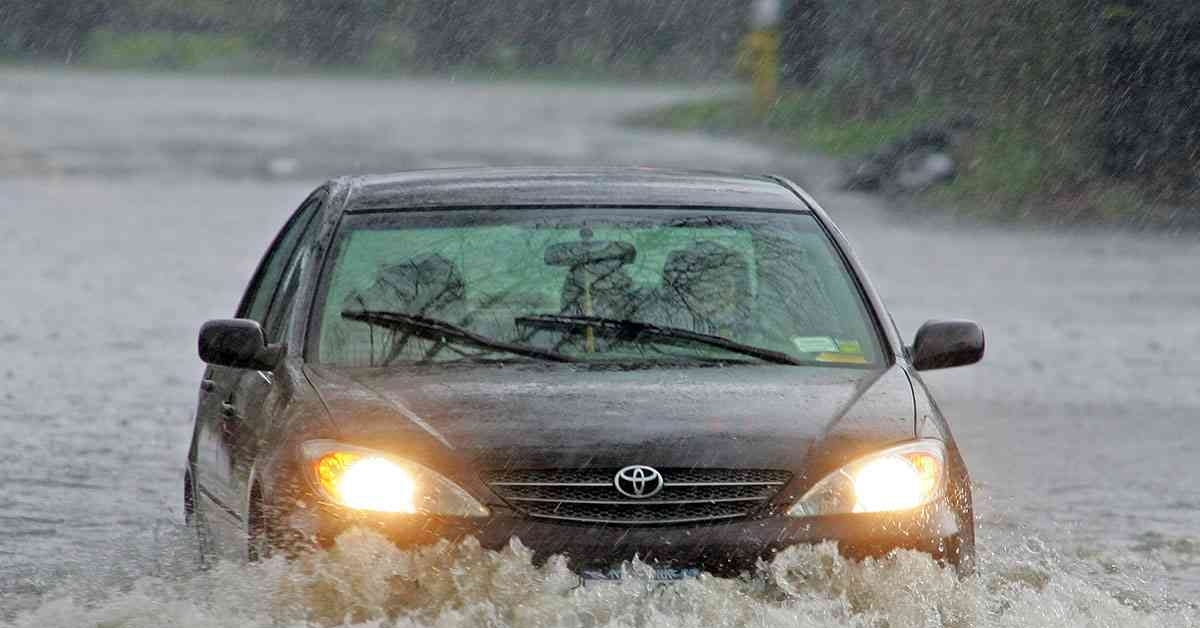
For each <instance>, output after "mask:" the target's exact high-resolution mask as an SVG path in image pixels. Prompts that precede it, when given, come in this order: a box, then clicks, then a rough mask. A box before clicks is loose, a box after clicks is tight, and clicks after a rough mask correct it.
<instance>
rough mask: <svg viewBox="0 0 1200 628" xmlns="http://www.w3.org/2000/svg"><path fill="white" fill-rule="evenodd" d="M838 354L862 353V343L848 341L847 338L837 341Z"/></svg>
mask: <svg viewBox="0 0 1200 628" xmlns="http://www.w3.org/2000/svg"><path fill="white" fill-rule="evenodd" d="M837 346H838V352H840V353H862V352H863V349H862V343H861V342H859V341H857V340H848V339H846V338H838V339H837Z"/></svg>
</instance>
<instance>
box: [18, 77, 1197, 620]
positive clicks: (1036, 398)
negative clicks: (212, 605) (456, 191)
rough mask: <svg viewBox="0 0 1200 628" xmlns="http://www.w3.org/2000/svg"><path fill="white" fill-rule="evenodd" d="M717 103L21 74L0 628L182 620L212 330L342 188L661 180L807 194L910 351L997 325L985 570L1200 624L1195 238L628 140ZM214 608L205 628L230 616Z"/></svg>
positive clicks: (980, 494) (984, 447)
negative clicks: (200, 398) (330, 184)
mask: <svg viewBox="0 0 1200 628" xmlns="http://www.w3.org/2000/svg"><path fill="white" fill-rule="evenodd" d="M723 89H725V88H717V87H702V88H683V87H676V88H651V87H620V88H617V87H612V86H577V85H551V84H524V85H517V84H486V83H458V82H451V81H432V80H430V81H365V80H352V79H316V78H293V79H279V80H276V79H267V78H262V77H249V78H234V79H228V78H218V77H189V78H183V77H176V76H170V75H161V76H145V77H143V76H134V75H88V74H82V73H63V72H34V71H30V70H14V69H4V70H0V241H2V242H3V243H4V244H3V246H0V356H3V363H2V364H0V443H3V444H4V445H5V450H6V451H5V453H4V455H3V456H0V530H3V534H0V567H2V569H0V622H3V621H5V620H6V618H7V619H8V620H12V619H13V617H14V615H13V613H14V612H15V611H17V610H23V611H27V612H29V611H32V612H34V613H35V614H34V615H33V616H24V617H25V619H23V620H20V621H24V622H26V623H27V624H29V625H70V622H71V621H82V620H77V619H62V620H61V622H59V621H56V620H55V619H53V618H56V617H57V618H78V617H86V618H88V621H92V622H93V623H95V621H96V620H95V617H94V616H92V615H88V613H89V612H91V611H90V610H89V609H90V608H91V607H88V606H86V605H84V604H83V603H82V602H79V603H70V602H64V601H62V599H61V598H62V596H63V595H70V596H73V597H74V598H78V599H88V600H101V601H103V600H106V599H113V597H114V596H116V595H118V594H117V593H116V592H118V591H127V589H128V588H129V587H130V586H131V583H137V582H143V583H144V581H145V580H146V579H147V578H151V579H153V582H154V583H155V584H152V585H145V586H146V587H149V588H150V589H152V590H153V592H152V593H145V595H146V596H147V598H146V599H147V600H156V601H157V602H156V603H158V604H163V605H165V606H166V607H172V604H174V606H178V605H179V600H180V597H179V594H178V593H177V592H175V593H171V594H164V593H162V591H161V589H169V588H170V586H171V585H169V584H164V583H170V582H175V580H174V579H173V577H174V576H172V574H178V573H180V570H182V569H183V567H182V564H183V563H184V562H186V557H182V556H178V555H176V552H174V551H173V550H172V548H176V547H177V546H178V542H177V539H176V537H177V536H178V534H179V521H180V520H181V504H180V492H181V489H180V485H181V482H182V468H183V461H184V455H185V451H186V447H187V439H188V436H189V434H190V427H191V416H190V413H191V411H192V404H193V403H194V400H195V394H196V380H197V377H198V375H199V373H200V370H201V367H200V364H199V363H198V361H197V360H196V358H195V354H194V333H195V331H196V329H197V327H198V325H199V323H200V322H202V321H203V320H205V319H207V318H213V317H220V316H227V315H228V314H229V313H230V311H231V309H232V307H233V304H234V303H235V301H236V299H237V297H238V295H239V294H240V291H241V288H242V286H243V284H244V281H245V279H246V278H247V277H248V276H249V273H250V271H251V269H252V267H253V265H254V264H255V263H256V261H257V258H258V256H259V254H260V253H261V251H262V248H263V246H264V245H265V243H266V242H267V240H268V238H269V237H270V236H271V235H272V234H273V232H274V231H275V229H276V228H277V227H278V225H279V224H280V223H281V221H282V220H283V218H284V217H285V216H286V214H287V213H288V212H290V211H291V209H292V208H293V207H294V206H295V205H296V204H297V203H298V202H299V201H300V200H301V199H302V198H303V197H304V195H305V194H306V193H307V191H308V190H309V189H311V188H312V187H313V186H314V185H316V184H317V183H318V182H319V181H320V180H322V179H323V178H325V177H327V176H331V175H334V174H340V173H346V172H362V171H389V170H400V169H409V168H420V167H439V166H450V165H471V164H620V165H628V164H639V165H654V166H679V167H698V168H710V169H725V170H735V171H747V172H777V173H781V174H785V175H788V176H791V177H793V178H795V179H797V180H798V181H800V182H801V183H802V184H804V185H806V187H808V188H809V189H810V190H811V191H813V192H814V193H816V194H817V196H818V198H819V199H820V200H821V201H822V202H823V203H824V204H825V206H826V208H827V209H828V210H829V211H830V213H831V214H833V216H834V218H835V219H836V220H838V222H839V224H840V225H841V226H842V228H843V230H844V231H846V232H847V234H848V236H849V237H850V240H851V241H852V242H853V243H854V244H855V246H856V249H857V253H858V254H859V255H860V257H862V258H863V259H864V260H865V262H866V265H867V268H868V270H869V271H871V273H872V277H873V279H874V281H875V283H876V285H877V287H878V288H879V289H880V291H881V292H882V293H883V295H884V298H885V300H886V301H887V302H888V303H889V305H890V306H891V308H892V310H893V313H894V315H895V316H896V319H897V322H898V324H899V326H900V328H901V330H902V331H903V332H904V333H905V334H906V335H909V336H911V334H912V332H913V331H914V330H915V329H916V327H917V326H918V325H919V324H920V323H921V322H922V321H923V320H925V319H927V318H932V317H939V316H961V317H968V318H974V319H977V320H979V321H980V322H982V323H983V325H984V326H985V328H986V329H987V330H988V334H989V338H988V340H989V347H988V356H987V357H986V358H985V362H984V363H983V364H981V365H979V366H977V367H974V368H970V369H962V370H959V371H953V372H945V373H936V374H931V375H930V376H929V378H928V379H929V381H930V382H931V383H932V385H933V387H934V388H935V391H936V392H937V394H938V395H939V399H940V400H941V401H942V405H943V409H944V410H945V412H946V413H947V414H948V415H949V416H950V418H951V421H952V425H953V427H954V428H955V430H956V435H957V437H958V438H959V440H960V442H961V444H962V445H963V448H964V450H965V455H966V457H967V462H968V464H969V465H970V467H971V469H972V473H973V476H974V479H975V481H976V482H977V484H978V485H979V488H978V489H977V500H978V502H979V505H978V510H979V514H980V534H981V535H982V541H981V544H982V550H983V553H984V561H985V567H986V566H987V565H988V564H989V562H990V563H991V564H992V565H993V566H994V567H995V571H997V572H1001V571H1002V572H1004V573H1006V574H1016V575H1012V576H1011V578H1009V580H1005V581H1004V582H1005V583H1010V584H1011V582H1018V583H1025V585H1026V586H1028V587H1029V588H1030V589H1031V590H1033V591H1034V594H1041V595H1043V596H1044V597H1043V598H1038V601H1037V602H1036V603H1031V604H1032V606H1031V607H1030V608H1035V609H1042V610H1043V611H1045V612H1046V613H1050V614H1051V616H1053V614H1054V613H1056V612H1058V611H1054V610H1046V609H1050V608H1053V609H1060V607H1062V608H1068V607H1072V605H1076V606H1079V605H1082V606H1088V605H1090V606H1093V607H1097V608H1107V607H1106V606H1104V603H1107V602H1112V601H1113V600H1117V602H1113V603H1114V604H1118V605H1119V609H1120V610H1119V612H1118V611H1114V612H1113V613H1110V614H1107V615H1104V614H1101V615H1099V616H1097V617H1092V618H1091V619H1093V620H1094V624H1093V625H1095V624H1104V623H1112V624H1114V625H1122V624H1126V625H1127V624H1128V623H1129V622H1131V621H1142V620H1144V621H1146V622H1147V625H1155V624H1161V623H1164V622H1168V623H1169V622H1178V623H1177V625H1192V624H1193V623H1194V622H1195V618H1196V614H1195V613H1196V611H1195V609H1194V607H1192V608H1191V609H1190V610H1189V608H1188V607H1187V604H1188V603H1189V600H1194V599H1197V598H1200V423H1198V422H1200V351H1198V349H1200V278H1198V277H1197V274H1196V269H1197V268H1200V264H1198V261H1200V239H1198V238H1197V236H1195V235H1194V234H1193V235H1189V234H1177V235H1162V234H1146V235H1137V234H1128V233H1123V234H1113V233H1105V232H1081V231H1064V230H1046V229H1043V230H1035V229H1027V228H1026V229H1015V228H995V227H979V226H975V225H965V224H960V223H953V222H950V221H946V220H943V219H938V218H922V217H920V216H918V215H916V214H915V213H914V212H911V211H905V210H899V209H896V208H893V207H890V206H889V205H888V204H887V203H885V202H883V201H879V200H876V199H873V198H870V197H865V196H860V195H852V194H844V193H840V192H837V191H836V190H834V189H833V188H832V181H833V179H834V176H833V174H834V171H833V169H832V167H831V165H830V164H829V163H828V162H826V161H824V160H822V159H819V158H813V157H806V156H798V155H788V154H783V153H780V152H778V151H776V150H774V149H770V148H765V147H759V146H755V145H752V144H748V143H743V142H736V141H730V140H721V139H714V138H706V137H700V136H694V135H688V134H678V133H658V132H649V131H643V130H630V129H626V128H623V127H621V126H620V125H619V124H618V121H619V119H620V118H621V116H622V115H624V114H626V113H629V112H634V111H639V110H642V109H646V108H650V107H655V106H658V105H661V104H665V103H669V102H674V101H677V100H681V99H687V98H691V97H703V96H706V95H711V94H713V93H716V92H718V91H720V90H723ZM397 560H399V559H397ZM405 560H407V559H405ZM464 560H465V559H464ZM230 569H233V567H230ZM259 576H262V574H257V575H256V576H255V577H259ZM536 577H546V578H551V579H553V574H550V575H546V574H540V575H537V576H536ZM1006 577H1008V576H1006ZM139 578H140V580H139ZM889 582H890V584H891V585H894V584H895V582H891V581H888V582H884V583H883V584H880V585H879V586H880V587H882V588H886V587H885V586H884V585H888V584H889ZM1030 583H1032V584H1030ZM1047 583H1049V584H1047ZM991 584H995V583H994V582H992V583H991ZM133 586H134V587H135V590H137V587H138V586H142V585H133ZM547 586H549V585H547ZM706 586H707V585H706ZM714 586H715V585H714ZM889 586H890V585H889ZM1006 586H1007V585H1006ZM156 587H157V588H156ZM1056 587H1058V589H1056ZM985 588H986V587H985ZM994 589H995V587H991V588H990V589H987V590H989V591H992V590H994ZM1060 589H1061V591H1065V593H1062V594H1061V595H1062V597H1055V595H1058V594H1057V593H1054V591H1058V590H1060ZM64 591H66V593H63V592H64ZM1047 591H1050V593H1047ZM120 595H128V593H121V594H120ZM614 595H618V594H614ZM631 595H632V594H631ZM705 595H710V596H711V595H717V596H718V597H719V595H720V593H719V591H718V592H714V591H708V590H706V591H705ZM164 596H165V597H164ZM185 597H186V596H185ZM120 599H121V600H124V601H122V602H119V603H118V602H114V604H117V606H120V605H121V604H127V605H133V606H137V603H136V602H130V601H129V598H120ZM138 599H140V598H138ZM164 599H165V600H167V602H163V600H164ZM497 599H499V598H497ZM706 599H707V598H706ZM1097 600H1101V601H1103V602H1104V603H1102V602H1098V601H1097ZM1026 601H1027V602H1028V600H1026ZM526 602H528V601H526ZM147 603H149V602H147ZM713 603H714V604H716V602H713ZM55 604H58V605H60V606H64V608H65V610H64V609H63V608H60V607H59V606H55ZM580 604H583V602H580ZM987 604H991V598H987V601H986V603H985V605H987ZM1038 604H1041V606H1038ZM150 605H151V606H153V604H150ZM1097 605H1098V606H1097ZM635 606H636V604H635ZM718 606H719V604H718ZM1129 607H1133V608H1135V609H1137V610H1136V611H1131V612H1136V614H1135V615H1133V616H1132V619H1131V618H1130V617H1127V616H1125V615H1121V614H1120V613H1122V612H1124V610H1123V609H1126V608H1129ZM139 608H140V607H139ZM189 608H191V607H189ZM688 608H689V609H691V607H688ZM722 608H724V607H722ZM772 608H773V607H772ZM559 610H560V611H561V609H559ZM692 610H695V609H692ZM701 610H703V609H701ZM1060 610H1061V609H1060ZM60 611H61V614H58V613H60ZM132 612H133V611H131V613H132ZM196 612H199V613H201V619H206V621H197V622H194V623H195V625H209V623H206V622H211V624H212V625H216V624H219V623H224V624H227V623H228V622H222V620H220V619H219V618H214V617H208V618H205V617H204V616H203V612H202V611H196ZM547 612H549V611H547ZM681 612H682V611H681ZM697 612H699V611H697ZM714 612H715V611H714ZM747 612H750V611H747ZM1066 612H1067V611H1062V613H1063V614H1061V615H1060V616H1059V619H1060V620H1061V621H1060V622H1058V625H1067V624H1070V623H1071V621H1070V617H1073V616H1070V617H1068V615H1067V614H1066ZM1103 612H1107V611H1103ZM885 615H886V613H885ZM548 616H549V615H548ZM754 616H755V617H758V615H754ZM30 617H32V619H30ZM105 617H108V619H109V620H110V621H113V622H114V623H113V625H143V624H138V623H136V622H134V621H132V620H130V621H128V622H127V623H122V622H123V621H124V620H122V619H121V618H122V617H124V616H123V615H120V613H117V615H116V617H117V619H115V620H113V619H112V618H111V616H105ZM188 617H191V616H190V615H189V616H188ZM553 617H559V618H560V619H561V615H553ZM667 617H668V618H669V617H670V615H669V614H668V615H667ZM686 617H692V616H691V615H686ZM764 617H765V616H764ZM821 617H825V616H823V615H822V616H821ZM849 617H850V619H848V620H846V621H844V622H840V621H838V620H837V618H836V617H835V618H834V619H832V620H830V621H825V620H824V619H821V618H817V619H812V620H811V621H807V622H801V625H824V624H839V623H848V624H849V623H853V621H851V620H854V621H857V619H856V617H857V616H854V615H851V616H849ZM1031 617H1034V616H1032V615H1031ZM1020 618H1021V616H1020V615H1010V616H1007V618H1006V621H1007V622H1008V623H1005V624H1004V625H1028V624H1029V623H1031V622H1022V621H1020ZM1164 618H1165V619H1164ZM177 619H178V617H177ZM793 619H794V618H793ZM892 619H893V620H895V617H893V618H892ZM547 621H548V623H554V621H550V620H547ZM772 621H773V620H769V618H768V619H762V620H760V621H759V623H761V624H768V625H769V624H771V622H772ZM794 621H798V620H794ZM178 623H183V624H187V623H188V622H187V621H184V620H179V622H178ZM567 623H569V622H567ZM653 623H654V622H653V621H646V622H644V623H641V624H639V623H637V622H633V624H631V625H649V624H653ZM663 623H664V625H669V624H671V623H672V622H669V621H666V620H664V621H663ZM680 623H685V624H686V623H687V621H685V620H682V619H681V620H680ZM1054 623H1055V622H1049V623H1048V624H1047V625H1054ZM897 624H904V622H899V621H898V622H897ZM144 625H154V624H153V623H146V624H144ZM905 625H907V624H905ZM913 625H925V624H921V623H920V622H917V623H916V624H913ZM1080 625H1085V624H1080Z"/></svg>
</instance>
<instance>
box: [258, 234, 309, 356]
mask: <svg viewBox="0 0 1200 628" xmlns="http://www.w3.org/2000/svg"><path fill="white" fill-rule="evenodd" d="M318 228H319V225H318V224H317V221H316V220H310V221H309V223H308V225H307V226H306V227H305V229H304V231H303V232H302V233H301V235H300V237H299V238H298V240H297V246H296V248H295V251H294V253H295V254H294V255H293V256H292V259H291V260H290V262H289V263H288V265H287V268H286V269H285V270H284V273H283V276H282V279H281V281H280V286H281V288H280V289H279V290H277V291H276V292H275V296H274V298H273V299H272V300H271V306H270V308H269V309H268V310H267V316H266V320H265V322H264V323H263V332H264V333H265V334H266V337H267V341H268V342H279V341H280V340H281V339H282V338H283V336H284V332H285V331H286V330H287V322H288V320H289V318H290V317H289V314H290V313H291V311H292V306H293V305H294V304H295V301H296V291H297V289H298V288H299V287H300V277H301V276H302V275H303V272H302V271H303V269H304V266H305V262H306V260H307V259H308V254H309V252H310V250H311V249H310V247H309V245H310V244H312V243H313V241H314V240H315V239H316V234H317V231H318Z"/></svg>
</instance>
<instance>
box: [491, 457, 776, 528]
mask: <svg viewBox="0 0 1200 628" xmlns="http://www.w3.org/2000/svg"><path fill="white" fill-rule="evenodd" d="M617 471H618V470H617V469H531V470H503V471H491V472H489V473H486V474H484V480H485V481H486V482H487V484H488V486H489V487H491V489H492V490H493V491H495V493H496V494H497V495H498V496H500V497H501V498H502V499H504V501H506V502H508V504H509V505H510V506H512V507H513V508H514V509H515V510H517V511H519V512H521V513H522V514H525V515H527V516H529V517H536V518H540V519H558V520H562V521H575V522H581V523H607V524H616V525H670V524H684V523H704V522H711V523H720V522H723V521H729V520H733V519H740V518H743V517H747V516H749V515H751V514H752V513H753V512H754V511H756V510H757V509H758V508H759V507H760V506H762V505H763V504H765V503H767V501H768V500H770V499H771V498H772V497H774V496H775V494H776V493H778V492H779V490H780V489H781V488H783V485H784V484H786V483H787V481H788V480H790V479H791V477H792V474H791V473H789V472H787V471H771V470H762V469H687V468H682V469H672V468H665V469H658V471H659V473H661V474H662V476H663V487H662V490H660V491H659V492H658V493H657V494H655V495H653V496H651V497H646V498H633V497H627V496H625V495H623V494H621V493H620V492H618V491H617V489H616V487H615V486H614V484H613V478H615V477H616V474H617Z"/></svg>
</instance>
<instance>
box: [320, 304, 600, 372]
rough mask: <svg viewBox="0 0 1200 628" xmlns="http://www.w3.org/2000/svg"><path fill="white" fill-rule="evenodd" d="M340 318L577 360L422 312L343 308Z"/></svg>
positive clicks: (422, 335)
mask: <svg viewBox="0 0 1200 628" xmlns="http://www.w3.org/2000/svg"><path fill="white" fill-rule="evenodd" d="M342 318H347V319H350V320H354V321H360V322H363V323H367V324H369V325H383V326H385V327H392V328H394V329H399V330H402V331H406V332H408V333H410V334H412V335H414V336H417V337H418V338H424V339H426V340H432V341H435V342H442V341H450V340H452V341H455V342H459V343H462V344H467V345H472V346H475V347H479V348H480V349H491V350H493V351H503V352H506V353H512V354H514V355H520V356H525V357H527V358H537V359H539V360H548V361H550V362H578V361H579V360H577V359H575V358H573V357H571V356H569V355H563V354H561V353H558V352H556V351H547V350H545V349H538V348H536V347H528V346H525V345H519V344H513V343H511V342H504V341H503V340H496V339H495V338H488V337H487V336H481V335H479V334H477V333H475V332H473V331H470V330H468V329H463V328H462V327H459V326H458V325H455V324H454V323H448V322H446V321H443V320H438V319H436V318H428V317H425V316H416V315H413V314H402V313H400V312H386V311H380V310H346V311H343V312H342Z"/></svg>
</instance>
